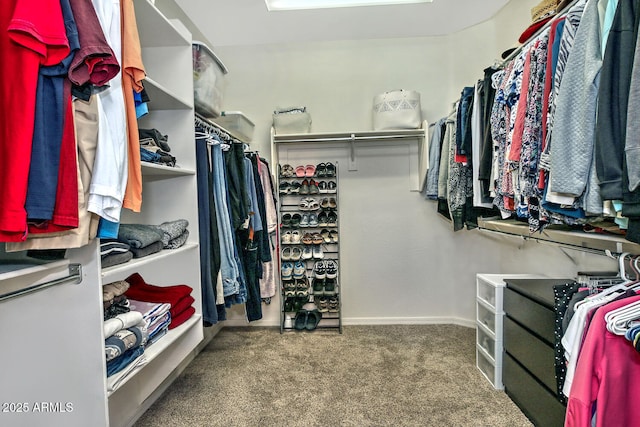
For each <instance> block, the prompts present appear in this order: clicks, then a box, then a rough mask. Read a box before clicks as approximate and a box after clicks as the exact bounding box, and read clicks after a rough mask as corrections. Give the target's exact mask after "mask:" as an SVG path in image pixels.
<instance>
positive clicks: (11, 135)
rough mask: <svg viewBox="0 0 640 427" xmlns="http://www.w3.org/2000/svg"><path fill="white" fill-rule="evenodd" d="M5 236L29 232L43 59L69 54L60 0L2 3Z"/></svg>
mask: <svg viewBox="0 0 640 427" xmlns="http://www.w3.org/2000/svg"><path fill="white" fill-rule="evenodd" d="M0 28H6V29H7V31H2V32H0V63H2V64H6V66H5V67H3V70H2V77H0V117H1V119H0V120H1V121H0V153H2V155H0V241H5V242H7V241H10V242H16V241H22V240H24V239H25V238H26V236H27V212H26V210H25V208H24V205H25V200H26V197H27V181H28V177H29V164H30V159H31V144H32V138H33V122H34V116H35V101H36V87H37V84H38V69H39V67H40V65H55V64H57V63H59V62H60V61H62V59H64V58H65V57H66V56H67V55H68V54H69V43H68V41H67V35H66V32H65V27H64V20H63V18H62V10H61V8H60V2H59V1H58V0H40V1H39V2H38V7H33V2H31V1H30V0H4V2H3V5H2V7H0Z"/></svg>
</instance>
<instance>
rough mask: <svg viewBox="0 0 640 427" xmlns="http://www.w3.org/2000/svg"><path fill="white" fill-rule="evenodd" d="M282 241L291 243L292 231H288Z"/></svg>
mask: <svg viewBox="0 0 640 427" xmlns="http://www.w3.org/2000/svg"><path fill="white" fill-rule="evenodd" d="M282 243H287V244H288V243H291V232H290V231H287V232H286V233H284V234H283V235H282Z"/></svg>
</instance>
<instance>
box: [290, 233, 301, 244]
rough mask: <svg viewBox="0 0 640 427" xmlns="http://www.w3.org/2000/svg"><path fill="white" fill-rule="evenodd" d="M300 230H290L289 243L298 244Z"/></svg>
mask: <svg viewBox="0 0 640 427" xmlns="http://www.w3.org/2000/svg"><path fill="white" fill-rule="evenodd" d="M300 238H301V236H300V232H299V231H298V230H293V231H292V232H291V243H292V244H294V245H299V244H300Z"/></svg>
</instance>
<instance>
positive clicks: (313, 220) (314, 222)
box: [309, 212, 318, 227]
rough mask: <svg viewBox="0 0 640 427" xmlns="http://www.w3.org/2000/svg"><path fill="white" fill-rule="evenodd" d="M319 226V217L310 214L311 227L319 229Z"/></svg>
mask: <svg viewBox="0 0 640 427" xmlns="http://www.w3.org/2000/svg"><path fill="white" fill-rule="evenodd" d="M317 226H318V215H317V214H316V213H313V212H312V213H310V214H309V227H317Z"/></svg>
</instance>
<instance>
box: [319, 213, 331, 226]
mask: <svg viewBox="0 0 640 427" xmlns="http://www.w3.org/2000/svg"><path fill="white" fill-rule="evenodd" d="M328 222H329V217H328V216H327V213H326V212H325V211H322V212H320V213H319V214H318V225H319V226H320V227H326V226H327V223H328Z"/></svg>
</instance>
